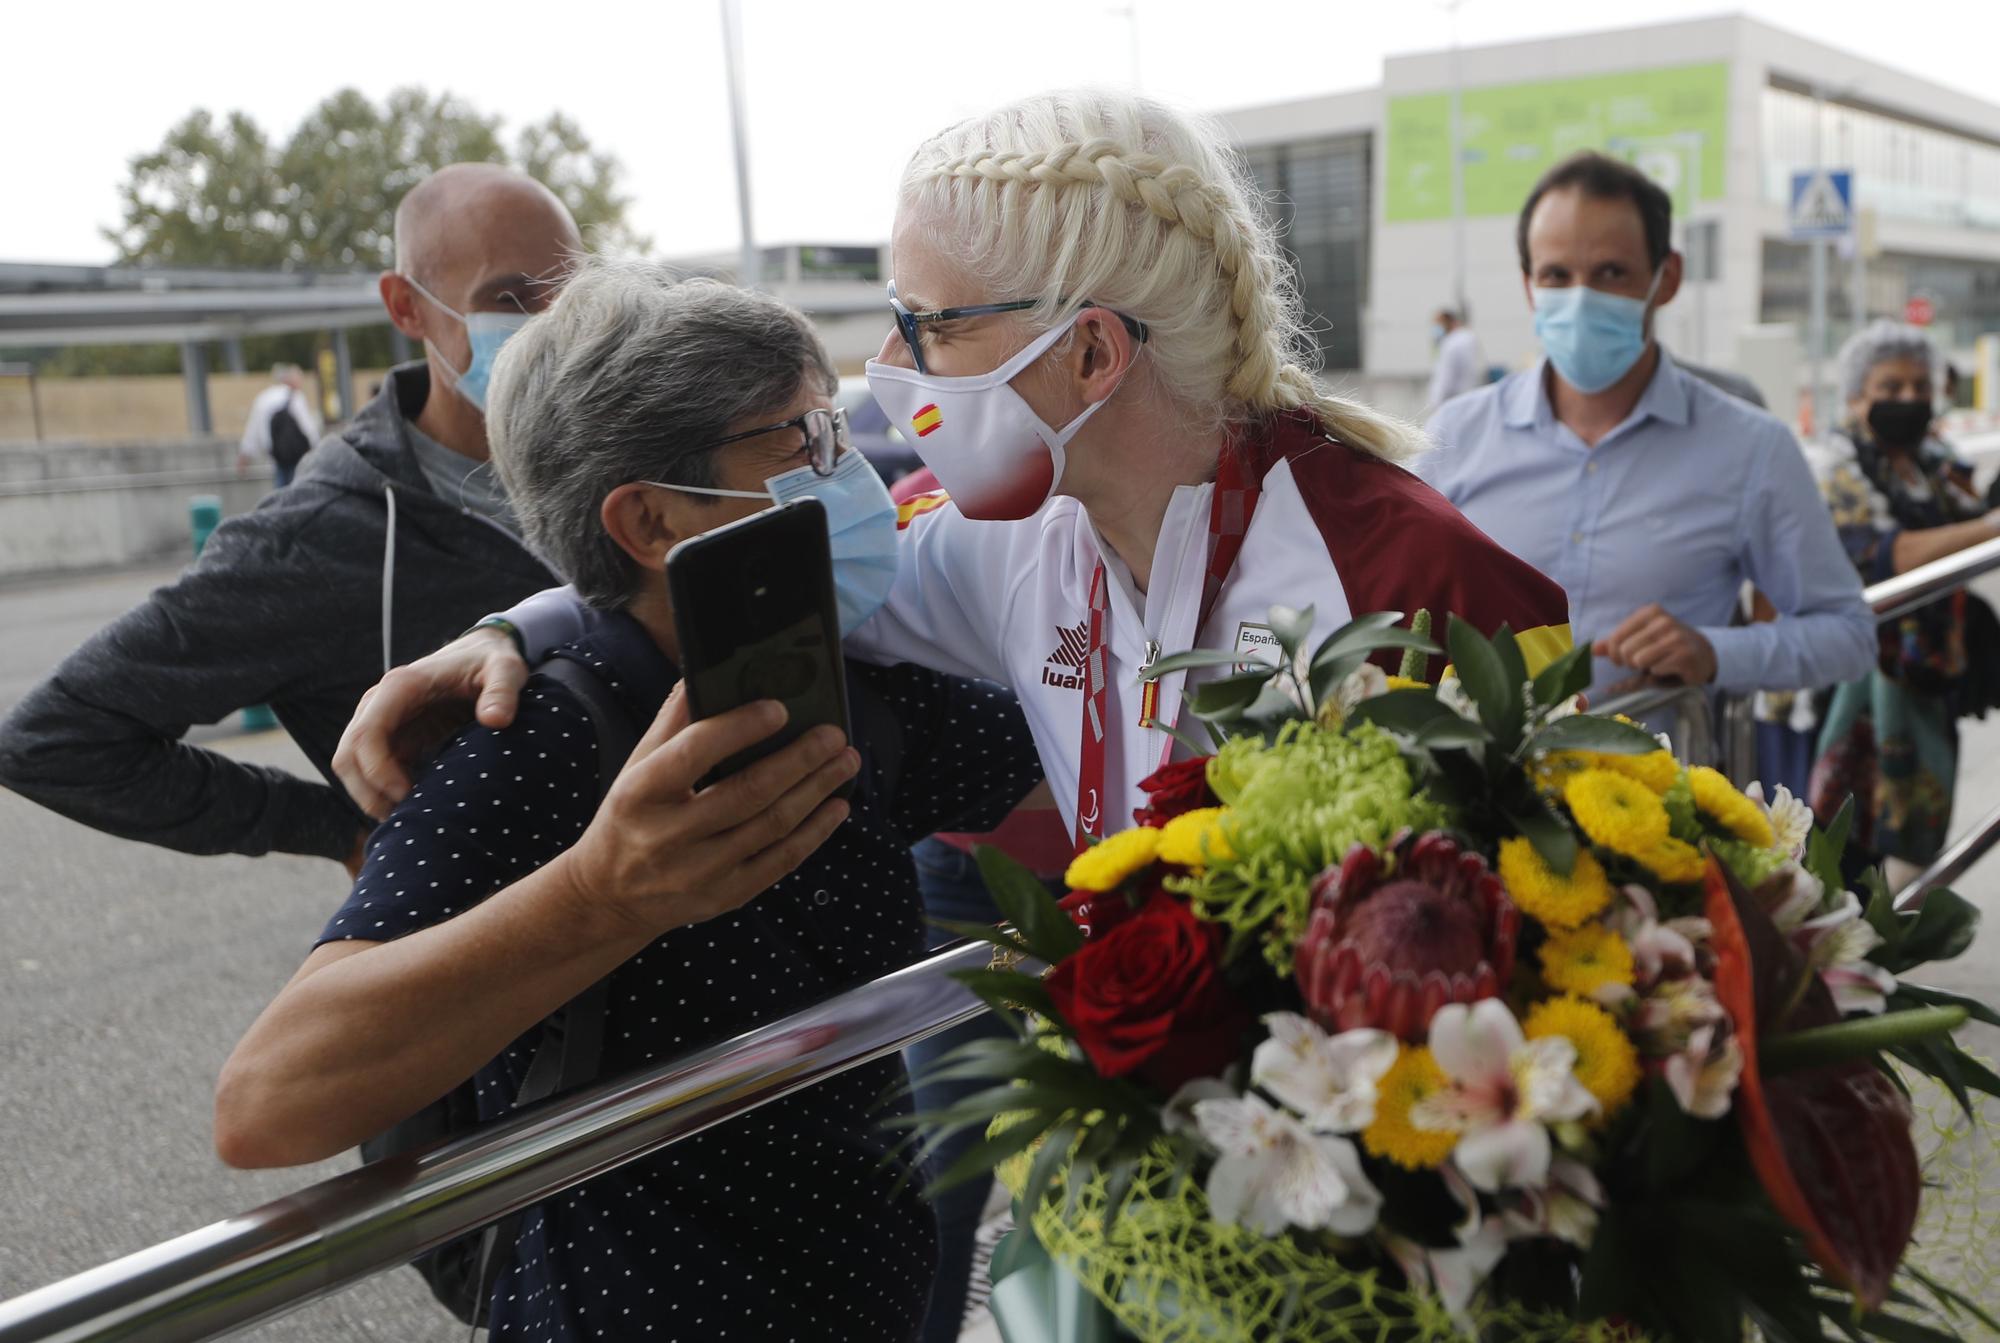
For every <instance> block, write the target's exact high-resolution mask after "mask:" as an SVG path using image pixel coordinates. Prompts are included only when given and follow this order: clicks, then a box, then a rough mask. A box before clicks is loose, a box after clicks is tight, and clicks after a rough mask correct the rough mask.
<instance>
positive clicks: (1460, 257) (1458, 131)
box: [1444, 0, 1472, 322]
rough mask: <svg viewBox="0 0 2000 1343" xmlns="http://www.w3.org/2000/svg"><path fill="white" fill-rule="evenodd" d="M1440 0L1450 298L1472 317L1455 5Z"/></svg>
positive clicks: (1455, 0)
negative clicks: (1447, 112) (1445, 34)
mask: <svg viewBox="0 0 2000 1343" xmlns="http://www.w3.org/2000/svg"><path fill="white" fill-rule="evenodd" d="M1464 3H1465V0H1444V11H1445V13H1446V14H1447V15H1448V16H1449V17H1450V20H1451V302H1452V307H1453V309H1454V311H1455V312H1456V314H1457V317H1458V320H1459V321H1461V322H1469V321H1471V320H1472V318H1471V314H1470V312H1469V311H1468V310H1467V306H1466V302H1465V130H1464V125H1463V123H1462V121H1461V120H1460V111H1459V71H1458V7H1459V6H1460V5H1462V4H1464Z"/></svg>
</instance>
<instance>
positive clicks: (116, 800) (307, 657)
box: [0, 164, 581, 868]
mask: <svg viewBox="0 0 2000 1343" xmlns="http://www.w3.org/2000/svg"><path fill="white" fill-rule="evenodd" d="M580 245H581V244H580V240H579V237H578V234H577V229H576V224H575V222H574V221H573V220H572V219H571V218H570V215H569V212H568V210H566V209H565V208H564V207H563V204H562V202H561V201H559V200H558V199H557V198H556V197H555V196H554V194H553V193H551V192H550V191H549V190H548V189H547V188H546V187H544V186H542V185H541V184H540V183H538V182H535V181H534V180H532V179H531V178H528V177H526V176H524V175H522V174H520V173H516V172H511V171H509V170H506V169H503V168H499V167H496V166H494V165H491V164H455V165H453V166H451V167H448V168H444V169H442V170H440V171H439V172H437V173H435V174H433V175H432V176H431V177H429V178H427V179H425V180H424V181H423V182H421V183H419V184H418V185H417V186H416V187H414V188H412V189H411V190H410V192H409V194H408V195H407V196H405V197H404V199H403V203H402V204H401V206H400V207H399V208H398V209H397V212H396V269H395V270H393V271H391V272H388V273H386V274H384V275H383V276H382V278H381V282H380V283H381V293H382V302H383V306H384V307H386V308H387V309H388V313H389V318H390V320H391V321H393V322H394V323H395V324H396V327H397V329H398V330H400V331H402V332H403V333H404V334H405V335H407V336H409V337H411V338H412V339H416V340H421V341H423V342H424V346H425V357H424V359H423V361H422V362H419V363H411V364H406V365H403V366H401V367H399V368H396V369H394V370H392V371H391V372H390V374H389V376H388V378H387V379H386V380H385V381H384V383H383V385H382V391H381V394H380V395H378V396H377V397H376V398H375V400H374V401H372V402H371V403H370V404H369V405H368V406H367V407H366V408H364V409H363V410H362V411H361V413H360V414H359V415H357V416H355V418H354V419H353V421H352V422H350V423H349V424H347V425H346V426H345V427H344V428H342V429H341V430H340V431H339V432H338V433H335V434H331V435H329V436H328V437H327V438H325V439H324V440H322V441H321V442H320V444H319V445H318V446H317V447H315V448H314V449H313V451H312V452H311V453H309V454H308V455H307V457H306V459H305V461H304V462H303V463H302V464H301V466H300V470H299V475H298V478H297V480H296V481H295V482H294V483H293V485H292V486H291V488H289V489H285V490H279V491H277V492H275V493H273V494H271V495H270V496H268V497H267V498H266V499H265V500H264V501H263V502H262V503H261V504H260V505H258V507H257V508H256V510H255V511H254V512H251V513H248V514H246V515H244V516H242V517H238V518H232V519H230V520H229V521H228V522H225V523H224V524H223V525H222V526H221V527H220V528H218V529H217V530H216V532H215V534H214V535H213V536H212V537H211V538H210V539H209V542H208V545H207V547H206V548H205V549H204V550H203V551H202V554H201V558H200V559H198V560H197V561H196V562H195V563H194V564H193V566H191V567H190V568H189V569H188V570H187V571H186V572H184V573H183V574H182V575H181V576H180V577H179V578H178V579H177V580H175V581H174V582H173V583H171V584H169V585H168V586H166V587H163V588H161V589H159V590H158V591H156V592H154V593H153V594H152V595H151V596H150V597H148V598H147V599H146V600H145V601H144V602H142V603H140V604H139V605H138V606H136V607H134V608H133V609H132V610H130V611H128V612H126V613H125V614H124V615H122V616H120V617H119V618H118V619H117V620H116V621H114V622H112V623H111V624H110V625H109V626H107V627H106V628H105V629H103V630H100V631H99V632H98V633H97V634H96V635H94V636H92V637H91V638H90V639H89V640H88V641H86V642H85V643H84V644H83V646H82V647H80V648H78V649H77V650H76V651H75V652H74V653H71V654H70V655H69V657H67V658H66V659H64V661H63V662H62V664H61V665H60V666H59V667H57V668H56V670H55V672H54V674H53V675H51V676H50V677H49V678H48V679H47V680H46V681H44V682H42V684H41V685H39V686H37V687H36V688H35V689H34V690H33V691H31V692H30V693H29V694H28V696H27V698H26V699H24V700H22V701H21V703H20V704H19V705H18V706H16V708H15V709H14V711H13V712H12V713H11V714H10V715H8V717H7V719H6V721H5V722H4V723H0V784H4V785H5V786H6V787H8V788H11V789H13V790H14V791H15V792H17V793H19V794H21V795H22V796H23V797H26V798H29V799H31V800H32V801H35V802H39V803H40V804H42V805H43V806H45V807H48V808H49V809H50V810H52V811H55V812H59V813H61V814H62V815H64V816H68V817H70V818H72V819H74V820H77V821H81V822H83V823H84V824H85V825H89V826H93V827H95V828H96V829H99V830H103V831H105V832H107V833H109V834H114V835H119V836H122V837H124V838H127V839H136V840H143V841H146V842H148V843H152V844H159V845H163V846H165V847H167V848H171V849H179V850H182V851H183V852H187V853H244V854H262V853H269V852H272V851H274V850H275V851H277V852H281V853H302V854H316V855H318V856H320V857H324V858H332V859H335V860H337V861H340V862H344V863H347V864H348V865H349V866H350V868H351V867H352V866H353V864H354V862H355V860H356V859H357V858H358V856H359V854H360V845H361V841H362V839H363V837H364V836H365V835H366V834H367V831H368V828H369V827H370V825H371V822H370V821H369V820H368V819H367V817H365V816H364V815H363V814H362V813H361V811H360V810H359V809H358V808H357V807H355V806H354V804H353V803H352V802H350V801H349V800H348V797H347V794H346V793H345V792H344V791H342V790H341V788H340V787H339V785H338V784H337V783H333V782H331V781H332V779H333V770H332V765H331V762H332V759H333V751H334V747H335V745H336V744H337V743H338V742H339V740H340V732H341V729H342V728H344V727H345V726H346V725H347V720H348V719H349V718H350V717H352V716H353V713H354V708H355V705H356V704H357V703H358V702H359V701H360V699H361V696H362V694H363V693H364V692H365V691H367V689H368V688H369V687H370V686H372V685H373V684H374V683H375V682H376V681H377V680H378V679H379V678H380V677H381V675H382V673H383V672H384V671H385V670H387V669H388V668H389V667H391V666H393V665H395V664H396V663H399V662H403V661H407V660H408V659H410V658H413V657H417V656H420V655H421V654H424V653H427V652H429V651H431V650H432V649H434V648H436V647H437V646H438V645H439V644H441V643H443V642H445V641H447V640H449V639H450V638H451V637H452V636H454V635H456V634H458V633H459V632H460V631H462V630H464V629H465V627H466V626H468V625H470V624H471V623H472V622H473V621H475V620H477V619H478V618H479V617H480V616H482V615H484V614H485V613H486V612H488V611H493V610H498V609H500V608H502V607H505V606H507V605H509V604H510V603H512V602H514V601H516V600H518V599H519V598H521V597H525V596H527V595H528V594H529V593H532V592H537V591H539V590H541V589H542V588H545V587H548V586H550V585H552V584H553V583H556V582H558V581H559V580H558V579H556V578H555V577H554V576H552V575H551V573H550V572H549V570H548V569H547V568H546V567H545V566H544V565H543V564H542V563H541V561H539V560H538V559H536V558H535V557H534V556H533V555H531V554H530V553H529V552H528V550H527V549H526V548H525V547H524V546H523V545H522V543H521V541H520V540H519V536H518V532H517V529H516V528H515V527H514V525H513V519H512V515H511V514H510V513H509V511H508V509H507V504H506V496H505V495H504V494H503V493H502V491H501V490H500V487H499V484H498V482H497V480H496V479H495V477H494V474H493V469H492V466H491V465H490V463H489V462H488V461H487V446H486V420H485V415H484V412H483V409H482V407H483V405H484V400H485V382H486V375H487V373H488V372H489V371H490V369H491V367H492V360H493V355H494V353H495V352H496V351H497V350H498V348H499V344H500V342H501V341H503V340H504V339H505V338H506V336H507V335H509V334H511V332H512V330H513V329H514V328H516V327H517V326H518V325H519V324H520V322H521V321H524V320H525V315H526V314H530V313H534V312H537V311H539V310H540V309H541V308H543V307H545V306H546V305H547V304H548V302H549V300H550V299H551V298H553V297H554V293H555V282H556V281H558V280H559V279H560V278H561V275H562V272H563V268H564V266H565V264H566V263H567V261H568V259H569V257H570V256H572V255H573V254H574V253H575V252H576V251H577V250H578V249H579V247H580ZM249 704H269V705H270V706H271V707H272V709H273V710H274V711H275V712H276V713H277V717H278V721H279V722H280V723H281V724H283V725H284V728H285V730H286V731H287V732H289V733H290V734H291V736H292V739H293V740H294V741H296V742H297V743H298V745H299V747H300V749H301V750H303V751H304V752H305V754H306V756H307V758H308V759H310V760H311V761H312V763H313V765H314V766H315V767H316V768H317V769H318V770H319V771H320V773H321V774H322V775H324V776H325V779H326V780H328V782H320V781H316V780H306V779H301V778H297V777H295V776H293V775H291V774H288V773H286V772H284V771H282V770H276V769H269V768H266V767H263V766H259V765H252V764H245V763H243V762H241V761H237V760H233V759H231V758H230V757H228V756H225V755H221V754H218V753H217V752H214V751H208V750H203V749H202V748H200V747H196V746H190V745H188V744H186V743H185V742H183V741H182V740H181V738H182V736H183V735H184V734H185V733H186V731H187V729H188V728H189V726H191V725H193V724H196V723H212V722H216V721H219V720H220V719H222V718H224V717H226V716H227V715H228V714H230V713H231V712H233V711H234V710H237V709H240V708H242V707H243V706H245V705H249Z"/></svg>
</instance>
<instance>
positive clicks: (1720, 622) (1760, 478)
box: [1416, 350, 1875, 690]
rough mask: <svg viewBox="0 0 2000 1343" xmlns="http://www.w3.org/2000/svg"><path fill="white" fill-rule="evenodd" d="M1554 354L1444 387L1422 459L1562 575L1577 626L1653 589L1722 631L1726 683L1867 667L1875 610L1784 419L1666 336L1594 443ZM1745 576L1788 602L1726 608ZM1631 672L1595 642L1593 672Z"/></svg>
mask: <svg viewBox="0 0 2000 1343" xmlns="http://www.w3.org/2000/svg"><path fill="white" fill-rule="evenodd" d="M1547 368H1548V361H1547V360H1543V361H1542V362H1540V363H1538V364H1536V365H1535V367H1534V368H1532V369H1529V370H1527V371H1525V372H1521V373H1515V374H1512V375H1510V376H1509V377H1507V378H1505V379H1504V380H1502V381H1501V382H1498V383H1495V384H1493V385H1491V386H1488V387H1483V388H1481V389H1479V390H1478V391H1475V392H1472V393H1470V394H1468V395H1466V396H1462V397H1459V398H1457V399H1456V400H1454V401H1451V402H1448V403H1446V405H1445V406H1444V407H1443V408H1441V409H1440V410H1439V411H1438V413H1437V414H1436V416H1435V417H1433V418H1432V420H1431V424H1430V432H1431V436H1432V438H1434V439H1435V440H1436V441H1437V447H1436V449H1435V450H1434V451H1432V452H1431V453H1429V454H1428V455H1426V456H1425V457H1423V458H1422V459H1421V460H1420V461H1419V462H1418V463H1417V465H1416V470H1417V474H1419V475H1420V476H1422V477H1423V478H1424V479H1425V480H1426V481H1428V482H1430V484H1431V485H1432V486H1433V487H1434V488H1436V489H1437V490H1438V492H1439V493H1441V494H1443V495H1444V496H1445V497H1446V498H1447V499H1449V500H1451V502H1452V503H1454V504H1456V505H1457V506H1458V507H1459V509H1460V511H1462V512H1463V513H1464V514H1465V515H1466V516H1467V517H1468V518H1470V519H1472V521H1473V523H1474V525H1476V526H1477V527H1479V528H1480V529H1481V530H1482V531H1484V532H1485V533H1486V534H1487V535H1488V536H1491V537H1492V538H1493V539H1494V540H1495V541H1498V542H1499V543H1500V544H1501V545H1503V546H1505V547H1506V548H1507V549H1508V550H1510V551H1512V552H1513V553H1514V554H1516V555H1518V556H1519V557H1520V558H1522V559H1524V560H1526V561H1527V562H1528V563H1529V564H1532V565H1534V566H1535V567H1536V568H1537V569H1540V570H1541V571H1542V572H1543V573H1545V574H1547V575H1548V576H1549V577H1550V578H1552V579H1554V580H1555V581H1556V582H1557V583H1560V584H1561V585H1562V588H1563V591H1564V592H1566V593H1567V594H1569V612H1570V628H1571V631H1572V633H1573V634H1574V636H1575V638H1576V641H1577V642H1578V643H1585V642H1587V641H1590V640H1594V639H1600V638H1603V637H1604V636H1606V635H1608V634H1610V633H1611V632H1612V631H1613V630H1615V629H1617V628H1618V626H1619V625H1620V624H1621V623H1622V622H1623V621H1624V620H1625V618H1626V617H1627V616H1629V615H1631V614H1632V612H1634V611H1636V610H1638V609H1639V608H1640V607H1641V606H1644V605H1646V604H1647V603H1648V602H1658V603H1659V604H1660V605H1661V606H1663V607H1664V608H1666V610H1667V612H1668V613H1669V614H1671V615H1672V616H1674V617H1675V618H1676V619H1678V620H1681V621H1684V622H1685V623H1687V624H1689V625H1692V626H1694V627H1695V628H1696V629H1698V630H1700V631H1701V633H1702V634H1703V635H1704V636H1705V637H1706V638H1707V639H1708V641H1709V643H1710V644H1711V645H1713V646H1714V648H1715V665H1716V675H1715V684H1716V685H1717V686H1719V687H1721V688H1722V689H1725V690H1756V689H1773V690H1786V689H1795V688H1798V687H1801V686H1823V685H1832V684H1834V683H1836V682H1841V681H1851V680H1856V679H1858V678H1860V677H1862V676H1865V675H1866V674H1867V673H1868V671H1869V669H1870V668H1872V667H1873V666H1874V665H1875V618H1874V615H1873V614H1872V613H1871V612H1870V610H1869V609H1868V605H1867V603H1866V602H1865V601H1864V600H1863V599H1862V595H1861V580H1860V578H1859V576H1858V575H1857V574H1856V573H1855V569H1854V565H1853V563H1852V562H1851V561H1850V560H1849V559H1848V557H1847V552H1846V551H1845V550H1843V549H1842V548H1841V544H1840V537H1839V536H1838V535H1837V534H1836V532H1835V531H1834V527H1833V520H1832V518H1831V517H1830V516H1829V515H1828V513H1827V510H1826V504H1825V502H1824V501H1823V500H1822V499H1821V497H1820V492H1819V488H1818V486H1817V485H1816V484H1815V483H1814V481H1813V475H1812V471H1811V468H1810V467H1808V466H1807V464H1806V459H1805V454H1804V452H1803V451H1802V450H1801V448H1800V447H1799V444H1798V441H1797V440H1796V439H1795V438H1794V437H1793V436H1792V432H1791V431H1790V430H1789V429H1787V428H1786V427H1785V426H1784V425H1783V424H1780V423H1779V422H1778V421H1777V420H1776V419H1775V418H1773V417H1772V416H1770V415H1768V414H1766V413H1765V412H1763V411H1761V410H1759V409H1757V408H1756V407H1754V406H1752V405H1750V404H1749V403H1748V402H1745V401H1739V400H1737V399H1736V398H1735V397H1732V396H1730V395H1728V394H1727V393H1726V392H1722V391H1719V390H1717V389H1716V388H1714V387H1712V386H1710V385H1709V384H1708V383H1706V382H1703V381H1702V380H1700V379H1699V378H1696V377H1694V376H1693V375H1692V374H1690V373H1687V372H1685V371H1684V370H1682V369H1681V368H1680V367H1679V366H1677V365H1676V364H1675V363H1674V361H1673V360H1672V359H1671V358H1670V357H1668V355H1667V353H1666V351H1665V350H1661V351H1660V363H1659V368H1658V369H1657V370H1656V371H1655V373H1654V374H1653V379H1652V381H1651V382H1650V383H1648V384H1647V385H1646V391H1645V394H1644V395H1642V396H1641V397H1640V398H1639V403H1638V404H1637V405H1636V406H1634V407H1633V408H1632V413H1631V414H1630V415H1628V416H1627V417H1626V418H1625V420H1624V421H1623V422H1622V423H1621V424H1619V425H1618V427H1617V428H1615V429H1613V430H1612V431H1611V432H1610V433H1608V434H1606V435H1605V436H1604V437H1603V438H1602V439H1600V440H1599V441H1598V444H1597V446H1596V447H1595V448H1591V447H1589V446H1587V445H1586V444H1585V443H1584V441H1583V440H1582V439H1581V438H1579V437H1577V435H1576V433H1575V432H1574V431H1573V430H1571V429H1570V428H1569V426H1567V425H1565V424H1562V423H1560V422H1559V421H1558V420H1557V419H1556V416H1555V409H1554V407H1553V406H1552V405H1551V404H1550V403H1549V395H1548V383H1547ZM1745 579H1749V580H1750V581H1751V582H1753V583H1755V584H1756V585H1757V588H1758V590H1759V591H1761V592H1762V593H1763V594H1764V595H1765V596H1767V597H1769V598H1770V599H1771V602H1772V604H1773V605H1775V606H1776V607H1777V609H1778V611H1779V613H1780V616H1781V618H1780V619H1778V620H1775V621H1771V622H1768V623H1765V624H1755V625H1741V626H1733V627H1732V626H1731V624H1730V619H1731V617H1732V615H1733V614H1734V613H1735V610H1736V607H1737V602H1738V600H1739V596H1740V593H1741V590H1742V584H1743V581H1744V580H1745ZM1632 674H1633V673H1632V672H1630V671H1627V670H1624V669H1621V668H1617V667H1614V666H1612V665H1611V664H1610V663H1608V662H1606V661H1605V660H1603V659H1599V660H1598V665H1597V667H1596V669H1595V682H1596V684H1597V685H1598V686H1600V687H1602V686H1606V685H1610V684H1614V683H1616V682H1617V681H1619V680H1622V679H1624V678H1626V677H1629V676H1631V675H1632Z"/></svg>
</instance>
